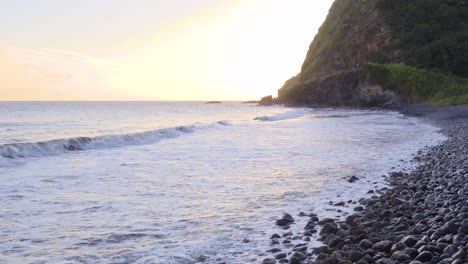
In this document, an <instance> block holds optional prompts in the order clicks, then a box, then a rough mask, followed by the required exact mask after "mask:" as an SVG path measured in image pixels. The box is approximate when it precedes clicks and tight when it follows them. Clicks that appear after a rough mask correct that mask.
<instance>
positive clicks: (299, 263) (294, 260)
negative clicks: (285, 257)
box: [288, 257, 301, 264]
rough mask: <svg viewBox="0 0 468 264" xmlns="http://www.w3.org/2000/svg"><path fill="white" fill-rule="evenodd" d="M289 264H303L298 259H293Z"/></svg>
mask: <svg viewBox="0 0 468 264" xmlns="http://www.w3.org/2000/svg"><path fill="white" fill-rule="evenodd" d="M288 264H301V261H300V260H299V259H298V258H296V257H291V258H290V259H289V262H288Z"/></svg>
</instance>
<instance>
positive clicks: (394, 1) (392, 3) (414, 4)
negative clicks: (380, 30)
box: [377, 0, 468, 77]
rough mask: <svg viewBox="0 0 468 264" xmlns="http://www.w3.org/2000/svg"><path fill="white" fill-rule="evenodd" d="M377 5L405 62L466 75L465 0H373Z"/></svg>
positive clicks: (467, 18) (467, 8) (467, 19)
mask: <svg viewBox="0 0 468 264" xmlns="http://www.w3.org/2000/svg"><path fill="white" fill-rule="evenodd" d="M377 8H378V10H379V11H380V12H381V13H382V14H383V17H384V20H385V22H386V23H387V24H388V25H389V26H390V28H391V29H392V32H393V35H394V36H393V40H392V42H391V45H390V48H393V49H400V50H401V51H402V52H401V59H402V61H403V62H404V63H405V64H407V65H410V66H414V67H417V68H439V69H443V70H445V71H449V72H452V73H454V74H457V75H460V76H465V77H468V1H466V0H411V1H408V0H377Z"/></svg>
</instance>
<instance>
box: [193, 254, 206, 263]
mask: <svg viewBox="0 0 468 264" xmlns="http://www.w3.org/2000/svg"><path fill="white" fill-rule="evenodd" d="M207 259H208V257H207V256H205V255H200V256H198V257H197V258H196V259H195V261H196V262H205V261H206V260H207Z"/></svg>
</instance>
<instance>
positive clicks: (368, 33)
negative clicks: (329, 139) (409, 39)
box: [278, 0, 400, 106]
mask: <svg viewBox="0 0 468 264" xmlns="http://www.w3.org/2000/svg"><path fill="white" fill-rule="evenodd" d="M375 2H376V1H375V0H336V1H335V3H334V4H333V5H332V7H331V9H330V11H329V14H328V16H327V19H326V20H325V22H324V23H323V25H322V26H321V28H320V30H319V32H318V34H317V35H316V36H315V38H314V40H313V41H312V43H311V44H310V47H309V51H308V53H307V56H306V58H305V61H304V63H303V65H302V69H301V72H300V73H299V75H298V76H296V77H293V78H292V79H291V80H289V81H288V82H286V84H285V85H284V86H283V88H281V89H280V90H279V91H278V100H279V101H280V102H281V103H285V104H297V105H299V104H301V105H302V104H306V105H332V106H344V105H357V104H374V103H376V102H379V103H380V102H381V101H382V100H387V99H388V100H394V99H395V95H394V94H385V93H384V92H383V90H382V89H381V88H379V86H378V85H377V84H373V83H371V82H370V81H369V80H368V78H366V76H365V74H362V72H361V69H362V67H364V66H365V65H367V64H368V63H369V62H372V61H376V60H378V59H379V58H380V57H385V58H386V59H387V60H388V59H390V61H392V62H399V60H400V58H399V51H398V50H391V49H388V48H386V47H387V46H388V43H389V42H390V41H391V40H392V32H391V30H390V28H389V27H387V26H386V25H385V23H384V19H383V17H382V15H381V13H380V12H379V11H378V10H377V8H376V6H375ZM374 101H375V102H374Z"/></svg>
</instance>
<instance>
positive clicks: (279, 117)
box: [254, 108, 313, 121]
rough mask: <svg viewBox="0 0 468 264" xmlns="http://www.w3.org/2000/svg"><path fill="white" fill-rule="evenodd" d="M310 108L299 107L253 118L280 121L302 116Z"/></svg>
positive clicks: (310, 110)
mask: <svg viewBox="0 0 468 264" xmlns="http://www.w3.org/2000/svg"><path fill="white" fill-rule="evenodd" d="M312 111H313V110H312V109H311V108H301V109H296V110H293V111H289V112H286V113H281V114H277V115H272V116H258V117H256V118H255V119H254V120H259V121H281V120H288V119H296V118H300V117H303V116H304V115H306V114H310V113H312Z"/></svg>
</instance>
